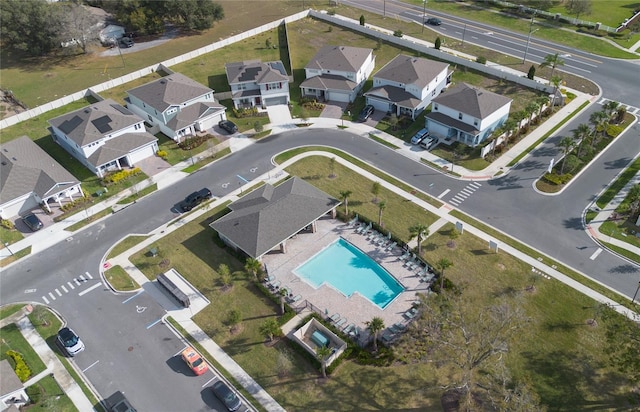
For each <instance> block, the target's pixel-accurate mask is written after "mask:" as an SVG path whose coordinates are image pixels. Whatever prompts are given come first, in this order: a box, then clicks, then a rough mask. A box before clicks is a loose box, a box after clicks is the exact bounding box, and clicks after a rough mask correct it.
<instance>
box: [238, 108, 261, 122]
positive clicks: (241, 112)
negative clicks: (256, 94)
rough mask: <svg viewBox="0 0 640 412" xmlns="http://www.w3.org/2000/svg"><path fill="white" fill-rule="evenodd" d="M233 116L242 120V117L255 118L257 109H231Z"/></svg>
mask: <svg viewBox="0 0 640 412" xmlns="http://www.w3.org/2000/svg"><path fill="white" fill-rule="evenodd" d="M233 115H234V116H235V117H237V118H238V119H242V118H243V117H252V116H257V115H258V108H257V107H255V106H254V107H247V108H241V109H235V108H234V109H233Z"/></svg>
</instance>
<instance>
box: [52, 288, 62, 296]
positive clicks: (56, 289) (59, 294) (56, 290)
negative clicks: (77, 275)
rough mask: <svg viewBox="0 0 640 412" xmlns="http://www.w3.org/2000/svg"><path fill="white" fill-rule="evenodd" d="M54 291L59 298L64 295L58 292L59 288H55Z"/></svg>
mask: <svg viewBox="0 0 640 412" xmlns="http://www.w3.org/2000/svg"><path fill="white" fill-rule="evenodd" d="M54 290H55V292H56V293H57V294H58V296H62V293H61V292H60V291H59V290H58V288H55V289H54Z"/></svg>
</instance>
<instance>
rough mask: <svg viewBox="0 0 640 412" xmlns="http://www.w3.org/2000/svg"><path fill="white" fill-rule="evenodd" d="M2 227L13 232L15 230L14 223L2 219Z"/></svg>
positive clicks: (0, 223) (0, 224) (0, 222)
mask: <svg viewBox="0 0 640 412" xmlns="http://www.w3.org/2000/svg"><path fill="white" fill-rule="evenodd" d="M0 226H2V227H3V228H5V229H8V230H13V229H14V225H13V222H12V221H10V220H7V219H2V220H0Z"/></svg>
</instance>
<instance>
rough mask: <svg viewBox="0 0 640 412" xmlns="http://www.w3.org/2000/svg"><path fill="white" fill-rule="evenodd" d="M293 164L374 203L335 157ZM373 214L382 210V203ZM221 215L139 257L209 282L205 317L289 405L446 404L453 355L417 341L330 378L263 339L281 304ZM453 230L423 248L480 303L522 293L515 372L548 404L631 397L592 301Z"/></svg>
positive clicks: (215, 334)
mask: <svg viewBox="0 0 640 412" xmlns="http://www.w3.org/2000/svg"><path fill="white" fill-rule="evenodd" d="M294 169H295V170H297V171H298V172H299V173H301V176H302V177H306V178H307V179H308V181H309V182H310V183H311V184H314V185H315V184H318V186H319V187H321V188H325V189H326V190H342V184H343V183H348V184H349V188H350V189H351V188H353V187H355V188H362V189H361V191H359V192H356V193H354V194H353V195H352V196H353V199H352V200H353V201H356V202H357V201H358V200H359V201H361V202H363V204H361V205H358V206H354V207H362V208H363V210H365V206H364V204H365V203H370V199H371V197H372V195H371V194H370V193H367V190H368V188H369V186H370V185H371V182H370V181H367V180H363V179H360V178H359V177H358V176H357V175H350V174H348V173H347V171H345V170H343V169H342V168H338V167H337V166H336V168H335V174H336V175H337V177H336V178H335V179H328V178H326V177H325V176H327V175H328V173H329V172H330V167H329V164H328V159H321V160H318V159H316V158H311V159H305V160H303V161H300V162H298V163H297V164H295V165H294V166H293V167H292V170H294ZM316 175H319V176H320V177H319V178H318V177H316ZM347 179H348V180H347ZM340 182H342V183H340ZM380 197H384V198H385V201H387V202H388V204H390V205H394V206H393V207H389V209H387V211H386V212H385V215H384V216H385V217H383V220H385V222H387V220H386V219H390V215H392V214H394V215H395V214H397V215H398V216H402V217H403V218H404V219H405V220H404V221H402V219H398V221H397V223H396V222H393V223H392V221H391V220H389V221H388V224H389V225H390V226H391V225H392V224H393V225H397V227H399V228H400V229H399V230H402V228H404V227H407V226H408V225H410V224H412V223H413V219H412V216H411V214H409V215H407V213H412V212H411V211H403V212H402V213H399V212H398V211H397V210H396V209H395V208H396V207H399V206H397V205H398V204H400V203H402V202H403V200H402V199H400V198H397V197H396V195H395V194H392V193H391V194H387V193H381V195H380ZM367 207H368V205H367ZM392 210H393V212H392ZM373 212H374V216H375V217H377V210H375V209H373ZM222 213H224V211H223V210H221V209H218V210H211V211H209V212H207V213H205V214H204V215H202V216H201V217H200V218H198V219H197V220H196V221H194V222H191V223H189V224H187V225H185V226H184V227H182V228H180V229H178V230H176V231H174V232H172V233H171V234H169V235H168V236H167V237H165V238H163V239H161V240H160V241H158V246H159V250H160V255H159V256H158V257H150V256H147V255H145V253H144V251H141V252H139V253H137V254H135V255H133V256H132V258H131V260H132V262H134V263H135V264H136V266H137V267H138V268H140V269H141V270H142V271H143V272H144V273H145V274H146V275H147V276H148V277H149V278H151V279H153V278H154V277H155V274H156V273H158V270H159V269H160V268H161V267H160V266H159V265H160V264H162V263H163V261H164V264H165V265H169V266H170V267H175V268H176V269H177V270H178V271H179V272H180V273H181V274H182V275H183V276H185V277H186V278H187V279H188V280H189V281H190V282H191V283H192V284H194V286H196V287H197V288H198V289H200V290H201V291H202V292H203V293H204V294H205V295H206V296H207V298H208V299H209V300H210V301H211V305H209V306H208V307H207V308H205V309H204V310H203V311H202V312H200V313H199V314H198V315H196V317H195V321H196V322H197V323H198V325H199V326H200V327H201V328H202V329H203V330H204V331H205V332H206V333H207V334H208V335H210V336H211V337H212V338H213V339H214V340H215V341H216V342H217V343H218V344H219V345H220V346H221V347H222V348H223V349H224V350H225V351H226V352H227V353H228V354H229V355H230V356H232V357H233V359H234V360H235V361H236V362H238V363H239V364H240V365H241V366H242V367H243V368H244V369H245V370H246V371H247V372H248V373H249V374H250V375H251V376H252V377H254V379H256V381H257V382H258V383H259V384H260V385H261V386H263V387H264V388H265V389H266V390H267V391H268V392H269V393H270V394H271V395H272V396H274V398H275V399H276V400H277V401H278V402H279V403H280V404H281V405H282V406H283V407H284V408H286V409H287V410H290V411H311V410H327V409H338V410H352V409H358V410H408V409H413V410H435V409H438V410H439V408H440V396H441V394H442V389H441V388H442V386H443V385H446V384H447V382H448V379H449V376H450V375H451V373H452V371H453V370H452V369H450V368H449V367H448V366H447V365H446V364H436V363H432V362H423V363H412V362H405V361H403V359H404V360H408V359H409V355H411V353H412V351H413V350H414V349H413V348H411V347H409V346H408V345H409V344H410V341H406V342H405V341H403V340H401V341H400V342H399V346H398V347H397V349H396V351H395V352H396V354H397V355H398V359H400V361H399V362H397V363H396V364H394V365H393V366H391V367H373V366H363V365H360V364H358V363H357V362H355V361H353V360H348V361H345V362H344V363H343V364H341V365H340V366H339V367H338V368H337V369H336V370H335V371H334V372H333V374H332V375H331V378H330V379H328V380H322V379H320V378H319V376H320V374H319V372H318V371H317V370H315V369H314V368H313V367H312V366H311V365H310V364H309V363H308V361H307V360H306V359H304V358H303V357H300V356H299V355H298V354H297V353H296V352H294V351H293V350H292V349H291V348H290V347H289V346H288V344H287V343H286V342H285V341H282V340H281V341H279V342H278V343H277V344H275V345H273V346H267V345H265V344H264V341H265V339H264V337H263V336H262V335H260V333H259V331H258V329H259V326H260V325H261V324H262V323H263V322H264V321H265V319H268V318H270V317H276V316H277V313H278V312H279V308H278V307H277V305H275V304H273V303H272V302H271V301H270V300H269V299H267V298H266V297H265V296H264V295H263V294H262V293H261V292H260V291H258V290H257V289H256V287H255V286H254V285H253V283H252V281H251V277H252V276H251V275H249V274H247V273H245V272H244V271H243V270H242V263H241V262H238V261H237V260H236V259H235V258H234V257H232V256H231V255H229V254H228V253H227V252H226V251H225V250H224V249H220V248H219V247H218V246H217V245H216V243H215V242H214V241H213V237H214V236H215V235H214V232H213V231H212V230H211V229H210V228H209V227H208V224H209V223H210V222H211V221H213V220H215V219H217V218H218V217H219V216H221V214H222ZM422 213H424V212H422ZM449 229H450V227H448V226H446V227H444V228H442V230H440V231H438V232H437V233H433V234H432V235H431V236H430V237H429V238H428V239H427V241H426V242H425V247H424V256H425V258H426V259H427V260H428V261H430V262H433V261H435V260H437V259H439V258H441V257H446V258H448V259H450V260H451V261H453V262H454V266H452V267H451V268H449V269H448V270H447V278H449V279H451V280H452V281H453V282H454V283H455V284H457V285H459V286H460V287H462V288H463V294H464V297H465V299H466V300H467V301H468V302H469V304H471V305H475V306H476V307H478V308H481V307H486V306H487V305H489V304H492V303H494V302H496V301H497V300H498V299H500V298H501V297H504V296H507V295H508V296H510V297H511V298H513V299H517V300H518V301H519V302H521V305H522V307H523V309H524V310H525V311H526V313H527V316H528V317H529V318H530V320H529V323H528V325H527V327H526V329H525V331H524V332H523V333H522V334H521V335H520V336H518V339H517V340H515V341H513V342H511V346H510V351H509V354H508V355H507V357H508V358H507V364H508V366H509V368H510V370H511V373H512V374H513V376H514V377H515V378H516V379H518V380H523V381H526V382H530V383H531V385H533V387H534V389H535V391H536V392H537V393H538V395H539V396H540V398H541V404H542V406H544V407H546V408H548V409H550V410H571V409H572V408H578V409H582V408H586V407H588V406H589V405H593V404H598V405H607V406H606V409H612V410H622V409H625V408H628V407H629V405H628V403H627V401H628V398H627V395H629V393H628V389H629V384H630V382H628V380H627V379H626V378H625V376H624V375H622V374H620V373H618V372H616V371H614V370H612V369H611V368H609V367H608V366H607V365H608V358H607V354H606V353H605V351H604V347H603V344H604V343H603V342H604V336H603V334H604V328H603V327H600V326H598V327H592V326H589V325H587V323H586V320H587V319H589V318H592V317H593V316H594V313H595V310H596V306H597V305H596V304H595V302H594V301H592V300H591V299H589V298H587V297H585V296H584V295H582V294H579V293H578V292H576V291H574V290H572V289H570V288H568V287H566V286H564V285H563V284H560V283H559V282H556V281H554V280H545V279H542V278H537V279H533V278H531V275H530V273H531V270H530V266H529V265H527V264H524V263H523V262H520V261H518V260H516V259H514V258H512V257H511V256H509V255H507V254H505V253H503V252H500V253H497V254H495V253H490V252H489V251H488V250H487V247H486V243H485V242H484V241H483V240H481V239H478V238H475V237H474V236H471V235H469V234H464V235H462V236H460V237H459V238H457V239H456V240H455V247H453V248H452V247H451V245H450V240H451V239H450V237H449ZM222 263H224V264H227V265H228V266H229V267H230V268H231V271H232V273H233V279H234V281H233V287H232V288H231V289H230V290H224V289H223V288H222V287H221V283H220V277H219V275H218V273H217V272H216V270H215V269H216V268H218V267H219V265H220V264H222ZM531 284H534V285H535V287H536V289H535V292H534V293H530V292H525V288H526V287H527V286H529V285H531ZM232 310H239V311H240V312H241V313H242V322H241V325H240V328H239V330H238V331H236V332H233V333H232V332H231V328H230V327H229V326H228V324H227V323H226V321H227V318H228V316H229V313H230V311H232ZM416 324H417V325H419V324H420V320H417V322H416ZM407 339H409V337H408V335H407ZM282 359H288V360H289V361H290V365H289V366H283V365H286V362H283V361H282ZM574 410H575V409H574Z"/></svg>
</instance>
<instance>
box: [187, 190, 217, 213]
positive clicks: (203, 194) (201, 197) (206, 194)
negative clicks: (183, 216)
mask: <svg viewBox="0 0 640 412" xmlns="http://www.w3.org/2000/svg"><path fill="white" fill-rule="evenodd" d="M208 199H211V190H209V189H207V188H206V187H205V188H204V189H200V190H198V191H197V192H193V193H191V194H190V195H189V196H187V197H186V198H185V199H184V202H183V203H182V210H183V211H185V212H188V211H190V210H191V209H193V208H194V207H196V206H198V205H199V204H200V203H202V202H204V201H205V200H208Z"/></svg>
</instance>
